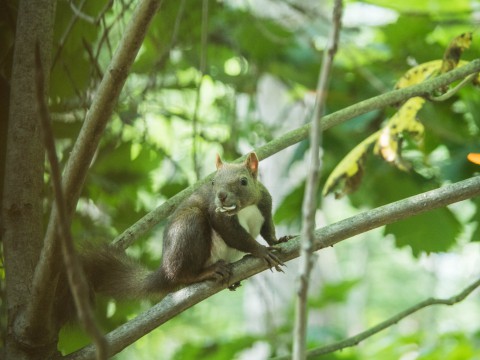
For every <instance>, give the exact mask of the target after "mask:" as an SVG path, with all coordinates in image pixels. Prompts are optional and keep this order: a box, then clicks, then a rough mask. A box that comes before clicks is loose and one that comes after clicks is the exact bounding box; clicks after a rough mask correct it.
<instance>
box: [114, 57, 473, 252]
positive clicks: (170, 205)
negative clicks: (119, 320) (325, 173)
mask: <svg viewBox="0 0 480 360" xmlns="http://www.w3.org/2000/svg"><path fill="white" fill-rule="evenodd" d="M479 71H480V59H476V60H473V61H471V62H470V63H468V64H466V65H464V66H461V67H459V68H457V69H454V70H452V71H450V72H448V73H446V74H443V75H440V76H439V77H436V78H433V79H430V80H427V81H425V82H422V83H420V84H417V85H413V86H410V87H407V88H404V89H399V90H393V91H390V92H388V93H386V94H382V95H379V96H375V97H373V98H370V99H368V100H364V101H361V102H359V103H356V104H354V105H351V106H349V107H347V108H345V109H342V110H339V111H336V112H334V113H332V114H329V115H326V116H324V117H323V118H322V131H325V130H328V129H330V128H331V127H333V126H335V125H339V124H341V123H343V122H345V121H347V120H350V119H353V118H354V117H356V116H359V115H362V114H365V113H368V112H370V111H372V110H376V109H382V108H384V107H387V106H391V105H395V104H397V103H400V102H403V101H405V100H407V99H409V98H411V97H414V96H429V94H432V93H433V92H434V91H435V90H436V89H439V88H442V87H445V86H447V85H449V84H451V83H453V82H454V81H457V80H460V79H463V78H465V77H466V76H468V75H470V74H473V73H477V72H479ZM310 130H311V124H306V125H304V126H302V127H300V128H298V129H295V130H292V131H289V132H287V133H285V134H284V135H282V136H280V137H278V138H276V139H274V140H272V141H270V142H269V143H267V144H265V145H263V146H261V147H259V148H257V149H255V152H256V153H257V155H258V157H259V159H260V160H262V159H266V158H268V157H270V156H272V155H273V154H276V153H278V152H280V151H282V150H283V149H286V148H287V147H289V146H292V145H294V144H296V143H298V142H300V141H302V140H305V139H306V138H307V137H308V136H309V134H310ZM212 175H213V174H210V176H208V177H206V178H205V179H203V180H201V181H199V182H197V183H196V184H194V185H192V186H190V187H188V188H187V189H185V190H183V191H181V192H180V193H178V194H177V195H175V196H173V197H171V198H170V199H169V200H167V201H165V202H164V203H163V204H162V205H160V206H158V207H157V208H156V209H154V210H152V211H151V212H149V213H148V214H147V215H145V216H144V217H142V218H141V219H140V220H138V221H137V222H136V223H135V224H133V225H132V226H130V227H129V228H128V229H127V230H125V231H124V232H123V233H122V234H120V235H119V236H117V237H116V238H115V239H114V243H115V244H116V246H118V247H119V248H121V249H126V248H128V247H129V246H130V245H131V244H132V243H133V242H134V241H135V240H136V239H138V238H140V237H141V236H142V235H144V234H146V233H147V232H148V231H150V230H151V229H152V228H153V227H154V226H155V225H157V224H158V223H160V222H161V221H162V220H163V219H165V218H166V217H167V216H168V215H170V214H171V213H172V211H173V210H174V209H175V208H176V206H177V205H178V204H179V203H180V202H181V201H182V200H183V199H185V198H186V197H187V196H190V194H192V193H193V191H194V190H195V189H197V188H198V187H200V186H201V185H203V184H205V183H207V182H208V181H210V180H211V177H212Z"/></svg>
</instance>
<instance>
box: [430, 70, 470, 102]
mask: <svg viewBox="0 0 480 360" xmlns="http://www.w3.org/2000/svg"><path fill="white" fill-rule="evenodd" d="M477 77H478V73H473V74H470V76H468V77H466V78H465V79H463V80H462V81H461V82H459V83H458V84H457V85H456V86H455V87H454V88H453V89H450V90H449V91H447V92H446V93H445V94H442V95H439V96H433V95H431V96H429V97H428V100H431V101H435V102H441V101H445V100H448V99H450V98H451V97H452V96H453V95H455V94H456V93H457V92H458V91H459V90H460V89H462V88H463V87H464V86H466V85H468V84H470V83H471V82H472V81H474V80H475V79H476V78H477Z"/></svg>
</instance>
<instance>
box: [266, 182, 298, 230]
mask: <svg viewBox="0 0 480 360" xmlns="http://www.w3.org/2000/svg"><path fill="white" fill-rule="evenodd" d="M304 194H305V183H304V182H302V183H301V184H300V185H299V186H297V187H296V188H294V189H293V190H292V191H291V192H290V194H288V195H287V196H285V198H284V199H283V201H282V203H281V204H280V206H279V207H278V208H277V210H276V211H275V214H274V216H273V219H274V222H275V223H276V224H278V223H284V224H289V225H290V226H299V225H300V219H301V211H300V209H301V208H302V203H303V196H304Z"/></svg>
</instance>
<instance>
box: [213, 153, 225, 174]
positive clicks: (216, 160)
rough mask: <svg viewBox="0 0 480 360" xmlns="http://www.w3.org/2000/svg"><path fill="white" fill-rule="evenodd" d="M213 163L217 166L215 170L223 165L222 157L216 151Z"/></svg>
mask: <svg viewBox="0 0 480 360" xmlns="http://www.w3.org/2000/svg"><path fill="white" fill-rule="evenodd" d="M215 165H216V166H217V170H218V169H220V168H221V167H222V166H223V162H222V158H221V157H220V155H219V154H218V153H217V157H216V158H215Z"/></svg>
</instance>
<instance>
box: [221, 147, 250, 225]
mask: <svg viewBox="0 0 480 360" xmlns="http://www.w3.org/2000/svg"><path fill="white" fill-rule="evenodd" d="M216 165H217V173H216V174H215V177H214V178H213V180H212V186H213V189H214V194H215V206H216V208H215V211H216V212H219V213H224V214H225V215H230V216H231V215H235V214H236V213H238V212H239V211H240V210H242V209H243V208H245V207H247V206H249V205H253V204H255V203H256V202H257V201H258V187H257V175H258V158H257V154H255V153H254V152H251V153H250V154H248V155H247V158H246V159H245V161H244V162H243V163H242V164H227V163H224V162H223V161H222V159H221V158H220V156H219V155H218V154H217V160H216Z"/></svg>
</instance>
